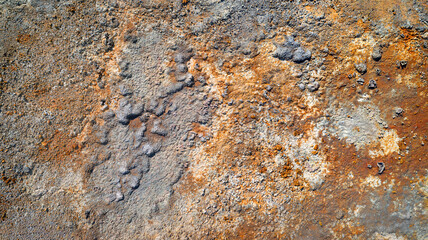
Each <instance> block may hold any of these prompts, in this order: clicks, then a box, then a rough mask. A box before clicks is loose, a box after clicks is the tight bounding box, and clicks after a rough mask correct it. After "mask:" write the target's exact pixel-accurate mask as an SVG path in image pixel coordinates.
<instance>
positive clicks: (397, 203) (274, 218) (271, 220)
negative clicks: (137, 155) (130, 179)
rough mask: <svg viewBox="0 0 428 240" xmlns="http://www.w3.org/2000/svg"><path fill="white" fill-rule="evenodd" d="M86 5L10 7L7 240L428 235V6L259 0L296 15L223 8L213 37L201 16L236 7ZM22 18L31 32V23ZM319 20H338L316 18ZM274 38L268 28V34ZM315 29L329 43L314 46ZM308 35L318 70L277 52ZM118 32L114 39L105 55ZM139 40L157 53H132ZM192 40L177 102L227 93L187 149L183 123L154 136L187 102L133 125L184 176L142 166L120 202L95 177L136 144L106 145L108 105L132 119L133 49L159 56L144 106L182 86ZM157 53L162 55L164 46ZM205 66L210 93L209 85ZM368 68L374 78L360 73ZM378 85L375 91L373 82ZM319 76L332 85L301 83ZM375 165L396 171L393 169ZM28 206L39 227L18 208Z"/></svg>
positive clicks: (150, 63) (5, 67)
mask: <svg viewBox="0 0 428 240" xmlns="http://www.w3.org/2000/svg"><path fill="white" fill-rule="evenodd" d="M71 2H72V3H70V4H69V5H66V6H62V5H61V6H60V5H58V6H57V5H55V7H54V9H55V11H53V12H51V13H49V14H48V15H46V18H44V17H42V16H43V11H42V12H38V10H36V9H38V8H37V7H36V6H31V5H28V6H27V5H26V4H24V5H17V6H15V5H7V4H5V3H2V15H1V26H0V31H1V32H2V33H4V37H2V39H1V41H2V46H3V47H2V48H1V52H0V53H1V54H2V55H1V56H0V58H1V62H0V64H1V65H2V66H1V70H0V91H1V95H0V99H1V100H0V103H1V118H2V121H3V123H2V126H1V130H0V132H1V144H0V161H1V162H0V166H1V169H0V174H1V183H2V184H1V185H0V187H1V190H2V192H1V193H0V224H1V225H2V227H1V228H0V233H3V234H2V235H3V236H6V237H5V238H4V239H12V238H17V237H19V239H21V238H22V239H36V238H37V237H35V236H39V238H41V239H50V238H55V239H61V238H64V239H112V238H116V239H424V238H426V237H427V234H428V233H427V230H426V225H427V224H428V220H427V204H428V201H427V197H428V196H427V195H428V190H427V182H428V179H427V168H428V161H427V157H426V156H427V154H428V151H427V148H426V146H425V144H426V143H427V141H428V139H427V132H428V124H427V123H428V114H427V108H428V101H427V100H428V99H427V82H426V81H427V74H428V73H427V69H428V31H427V22H426V21H425V22H424V21H423V20H421V19H423V16H426V15H427V14H428V12H427V9H428V5H427V3H424V2H423V1H420V2H417V1H416V2H417V3H414V2H413V1H398V0H397V1H395V0H382V1H346V0H343V1H326V2H323V3H318V2H312V1H296V2H293V1H290V2H289V3H288V2H287V3H286V7H284V9H283V11H282V10H281V7H283V5H281V3H278V2H279V1H270V2H265V1H262V2H260V3H259V1H254V3H248V6H249V9H251V8H250V7H254V8H258V7H260V8H261V9H260V12H259V13H260V14H259V15H260V16H262V15H263V14H264V13H265V12H263V11H266V12H267V11H268V10H267V9H262V8H263V7H266V8H269V11H270V12H271V13H275V14H279V13H281V12H283V13H284V12H286V10H287V11H291V12H293V11H296V15H293V14H291V15H290V16H289V18H288V19H287V18H285V16H281V17H278V19H277V21H276V22H275V21H271V22H268V23H263V24H265V25H269V26H271V27H272V28H271V30H270V31H267V30H266V28H267V27H266V26H264V27H266V28H263V27H262V24H261V23H258V22H257V20H254V19H253V21H250V19H247V18H245V17H242V18H239V17H236V18H235V21H236V24H234V22H233V20H227V16H228V15H227V14H226V13H225V14H224V15H225V16H226V17H224V18H223V19H222V18H221V17H222V16H223V15H222V14H220V13H218V14H219V15H220V17H219V19H222V20H218V21H217V22H214V23H211V24H209V27H206V28H205V29H204V30H203V31H200V32H198V31H196V30H194V27H195V26H197V23H200V22H204V21H205V22H207V20H206V19H208V18H210V17H211V16H214V15H215V14H216V10H218V11H224V12H227V11H226V10H225V9H227V4H230V5H232V3H230V1H210V2H213V3H212V4H208V3H207V5H206V6H205V5H204V4H203V3H201V2H200V1H184V0H183V1H175V2H170V1H160V0H159V1H142V2H141V3H134V2H133V3H128V2H126V1H123V2H122V1H118V3H117V5H115V4H114V3H109V1H105V2H104V1H101V2H100V3H99V4H100V5H99V8H98V9H97V8H96V7H94V6H95V5H96V3H95V2H92V1H83V2H77V1H76V2H74V1H71ZM109 4H110V5H109ZM284 4H285V3H284ZM253 5H254V6H253ZM41 6H43V4H42V5H41ZM177 6H178V7H177ZM201 6H202V7H201ZM39 7H40V6H39ZM217 7H218V9H217ZM102 8H104V9H110V10H108V11H107V10H105V12H103V10H100V9H102ZM87 9H91V12H89V13H88V11H89V10H87ZM177 9H178V10H177ZM195 9H198V11H199V12H198V11H196V10H195ZM201 9H205V10H206V11H203V10H201ZM249 9H247V10H242V11H243V12H244V13H245V11H250V10H249ZM297 10H298V11H297ZM44 11H48V10H44ZM107 12H109V13H107ZM262 12H263V14H261V13H262ZM278 12H279V13H278ZM238 13H239V12H238ZM238 13H230V15H231V17H230V18H232V17H234V16H235V15H233V14H238ZM423 14H425V15H423ZM308 16H312V17H311V18H308ZM319 16H323V17H322V18H321V17H320V18H319V20H314V19H315V18H316V17H319ZM421 16H422V17H421ZM16 19H21V20H22V21H24V22H25V21H27V22H30V23H31V27H28V29H26V28H25V27H19V26H18V25H19V24H21V23H20V21H21V20H16ZM241 19H242V20H241ZM317 19H318V18H317ZM425 19H426V17H425ZM103 20H105V21H106V22H107V23H105V24H103V23H101V22H102V21H103ZM244 20H245V21H244ZM115 21H118V22H119V23H118V24H117V26H116V25H115ZM293 22H297V24H292V23H293ZM310 22H312V23H311V24H312V25H311V24H310ZM314 22H315V23H314ZM317 22H323V25H321V26H319V27H316V26H317V25H316V23H317ZM88 23H89V24H88ZM299 23H300V24H299ZM28 24H29V23H28ZM109 24H110V25H109ZM305 24H309V27H306V28H304V27H302V25H305ZM111 25H114V27H111ZM241 25H242V26H245V28H244V27H243V28H240V26H241ZM36 26H37V28H36ZM409 26H412V27H409ZM417 26H421V27H425V28H424V29H422V30H420V29H418V28H417ZM273 27H274V28H273ZM97 28H98V29H101V30H100V32H97ZM29 29H30V30H29ZM247 29H251V30H252V31H249V32H248V31H247ZM272 29H273V30H272ZM156 31H157V32H161V33H162V34H159V35H162V37H159V41H158V42H157V43H156V44H154V45H150V43H151V41H155V40H156V37H157V35H153V36H152V35H150V36H149V33H152V32H156ZM263 31H265V33H264V36H265V37H263V38H259V39H257V37H253V36H256V35H258V34H259V32H263ZM382 31H389V33H388V34H383V33H382ZM157 32H156V33H157ZM195 32H196V33H195ZM314 32H316V35H317V37H314V38H311V36H312V35H311V34H312V33H314ZM2 33H0V34H2ZM293 33H296V37H295V40H296V41H298V42H299V43H300V44H301V46H302V47H304V48H305V49H310V50H311V52H312V57H311V59H310V60H307V61H305V62H304V63H294V62H293V61H284V60H280V59H278V58H275V57H273V54H274V52H275V50H276V49H277V46H278V44H279V43H281V42H283V41H284V40H285V37H286V36H290V35H292V34H293ZM106 34H108V35H109V36H110V37H111V38H113V39H114V46H113V47H111V49H107V50H106V48H107V47H108V46H107V47H106V45H107V44H106V41H107V40H106V39H107V37H106ZM133 37H136V39H144V41H147V42H148V43H147V45H150V46H148V47H146V48H145V47H144V46H143V47H142V48H141V49H138V50H135V52H136V53H135V52H132V51H134V50H132V49H133V48H132V46H133V45H132V41H133V40H132V39H133ZM153 39H155V40H153ZM248 39H251V40H248ZM141 41H142V40H141ZM241 43H248V44H247V45H245V44H241ZM237 46H238V47H237ZM379 46H381V51H382V57H381V59H380V60H378V61H376V60H374V59H373V58H372V52H373V50H374V48H376V47H379ZM187 48H190V49H191V53H192V56H191V58H190V60H189V61H188V64H187V67H188V72H189V73H190V74H192V75H193V77H194V79H195V85H193V86H192V88H190V87H188V88H187V87H186V88H185V90H183V91H187V92H185V93H186V94H187V95H180V94H181V93H176V94H175V95H173V96H171V97H170V99H169V100H168V101H170V102H171V103H173V102H177V103H178V102H180V101H181V102H184V103H185V104H184V105H186V106H190V105H191V104H193V103H195V102H196V103H202V102H203V101H206V99H207V98H208V99H213V100H212V102H213V103H212V105H211V106H210V107H211V108H209V109H210V114H211V115H210V119H209V121H207V122H202V123H201V122H198V121H193V122H190V123H189V124H188V125H189V126H188V127H189V128H191V129H190V131H189V135H186V139H188V136H190V135H191V134H194V136H196V137H195V139H203V141H202V140H198V141H199V142H197V143H196V144H192V145H189V146H188V147H183V146H185V144H187V143H188V141H189V140H186V141H187V142H185V143H183V140H182V139H183V138H182V136H181V135H179V134H178V133H177V134H176V135H174V129H175V128H179V127H180V126H178V127H177V126H174V127H172V126H169V127H170V129H172V130H171V131H169V132H168V134H167V135H166V136H160V135H159V134H156V133H153V132H150V129H152V128H153V126H154V122H155V121H156V120H157V119H160V120H162V121H163V123H167V122H168V119H169V118H171V114H169V113H168V111H171V112H173V110H171V109H173V105H172V104H169V105H168V106H167V107H166V110H165V112H166V113H165V114H163V115H161V116H156V114H153V113H151V115H150V117H149V118H148V119H146V120H144V121H143V120H142V118H141V117H138V118H137V117H135V118H133V119H132V120H130V123H129V125H128V126H129V127H128V129H129V131H137V130H138V129H140V128H141V127H142V126H145V127H147V129H148V130H147V132H146V137H147V140H146V141H148V142H155V143H159V142H161V143H163V144H164V146H162V150H160V153H157V155H156V156H160V157H159V159H158V158H156V156H155V157H154V158H153V159H154V160H151V161H152V162H150V165H151V167H152V169H156V168H155V167H153V166H152V165H153V164H156V163H157V162H159V164H161V163H163V161H165V162H166V163H168V164H165V166H172V165H174V164H177V166H180V167H182V168H181V169H180V170H177V171H171V172H168V171H169V169H168V168H166V167H163V168H164V169H166V170H165V171H166V172H162V171H160V170H159V171H160V172H159V173H152V174H153V175H150V174H151V172H153V171H154V170H152V169H151V170H149V171H148V173H144V174H147V176H158V175H159V176H162V177H159V178H160V180H156V181H153V182H150V179H146V178H144V176H145V175H143V177H142V180H141V181H142V182H141V183H140V185H141V186H140V187H139V188H138V187H137V189H135V191H134V192H133V193H132V194H130V196H125V197H124V198H125V200H124V201H111V202H108V201H107V202H106V201H105V198H106V197H105V196H104V195H107V194H106V193H105V192H103V191H107V190H105V188H106V187H105V186H104V185H102V184H99V186H98V185H97V184H98V182H97V181H101V180H99V179H95V177H93V176H95V175H96V174H93V172H94V171H95V173H96V171H97V168H103V169H108V168H109V167H111V166H115V165H120V163H121V161H125V160H126V158H127V157H128V155H125V153H128V152H130V153H129V154H130V155H132V154H134V152H133V151H135V152H136V151H137V150H138V149H137V150H132V149H125V148H123V149H121V148H120V144H119V143H115V144H116V145H113V143H110V142H113V141H110V142H109V143H107V144H100V143H99V142H100V139H101V137H100V134H99V132H100V131H101V130H100V129H103V127H106V126H110V125H109V123H108V122H107V120H105V119H104V118H103V117H102V116H103V115H102V114H105V113H106V112H107V111H108V110H113V111H118V109H119V108H120V99H122V98H124V97H123V96H121V94H119V92H120V91H119V90H118V88H119V87H118V86H119V85H120V84H123V83H124V82H125V83H126V81H127V80H126V78H124V77H122V76H121V75H120V73H122V72H124V70H123V68H124V67H123V65H122V61H124V60H123V59H127V57H128V58H130V59H131V60H128V61H131V62H132V61H136V62H137V60H135V59H139V58H138V57H139V56H144V57H145V60H144V61H143V60H141V62H143V63H141V62H138V63H139V64H140V63H141V66H139V67H141V68H140V69H139V70H134V72H133V74H134V75H135V74H136V73H137V74H138V73H139V72H140V73H141V74H142V75H144V77H145V79H148V80H147V81H146V82H148V83H147V84H148V85H144V86H143V85H135V84H134V85H132V84H131V83H129V84H130V85H131V86H133V87H135V89H134V90H135V92H137V88H138V90H139V91H141V92H143V93H144V94H143V93H141V95H137V93H134V95H132V96H131V97H134V98H135V99H139V100H140V99H143V101H144V102H145V107H146V111H147V108H148V105H149V103H150V100H151V99H152V98H154V96H157V94H158V93H159V92H160V91H161V90H160V89H161V87H162V86H165V85H167V84H168V83H169V82H172V83H177V80H176V79H174V78H176V76H175V72H173V71H171V72H168V71H167V70H166V69H173V68H174V67H175V66H176V65H177V63H176V62H175V60H174V56H175V55H176V54H177V52H180V51H184V52H185V50H182V49H187ZM159 49H162V51H164V52H165V54H164V57H163V58H160V57H158V56H157V55H156V54H159V55H160V54H161V53H158V51H159ZM79 51H81V52H79ZM189 52H190V51H189ZM133 54H134V55H133ZM162 54H163V53H162ZM152 55H153V56H152ZM76 56H78V57H76ZM129 56H134V57H135V58H131V57H129ZM402 61H406V64H404V65H403V64H402V65H400V64H401V62H402ZM358 63H365V64H366V66H367V70H366V72H365V73H364V74H361V73H359V72H358V71H357V70H356V67H355V64H358ZM138 76H140V75H138ZM200 76H203V77H204V78H205V79H206V82H207V86H205V87H204V86H202V83H201V82H199V81H197V79H199V77H200ZM360 77H361V78H364V80H365V81H364V84H363V85H360V84H359V83H357V79H358V78H360ZM131 79H133V78H131ZM141 79H143V77H141ZM371 79H374V80H375V81H376V85H377V86H376V88H374V89H370V88H369V87H368V85H369V81H370V80H371ZM312 80H314V81H316V82H318V83H319V89H317V90H315V91H313V92H311V91H308V90H307V89H306V90H304V91H301V90H300V89H299V88H298V84H299V83H302V82H305V84H306V86H308V84H310V83H311V81H312ZM135 81H137V80H135ZM138 81H141V82H143V80H138ZM146 82H144V84H146ZM142 86H143V87H142ZM159 86H160V87H159ZM191 89H199V90H198V91H196V90H194V94H193V93H192V91H193V90H191ZM226 89H227V90H226ZM268 89H269V90H268ZM198 92H199V93H203V94H205V95H204V98H202V97H201V98H198V96H199V95H197V94H199V93H198ZM186 101H187V102H186ZM100 103H101V104H100ZM104 105H106V106H108V107H104V108H103V106H104ZM213 105H215V107H213ZM397 108H400V109H402V112H400V113H398V112H397V111H398V110H397ZM183 109H184V107H183ZM179 111H180V110H179ZM195 111H199V110H195ZM116 113H117V112H116ZM179 114H185V112H184V113H183V112H180V113H179ZM116 115H117V114H116ZM182 118H184V117H182ZM117 125H119V126H121V125H120V124H117ZM114 127H116V128H117V126H116V125H114ZM114 127H112V128H113V129H114ZM111 131H113V130H111ZM114 131H116V130H114ZM117 131H119V130H117ZM127 131H128V130H127ZM177 132H178V130H177ZM186 134H187V133H186ZM174 137H176V138H177V139H176V140H175V139H174ZM195 141H196V140H195ZM186 146H187V145H186ZM121 154H122V155H121ZM162 154H164V155H162ZM107 155H108V156H107ZM110 155H112V157H110ZM130 155H129V156H130ZM94 159H95V160H94ZM109 159H110V160H109ZM181 159H186V161H184V160H182V161H183V163H182V162H179V161H181ZM107 163H108V164H111V165H107ZM116 163H118V164H116ZM378 163H383V164H384V165H385V169H384V170H383V171H382V172H381V173H380V171H379V168H378ZM103 164H105V165H103ZM162 166H163V165H162ZM25 167H27V168H28V169H29V170H25ZM115 171H116V170H114V171H113V170H112V171H111V172H115ZM108 173H110V172H108ZM135 174H136V173H135V172H132V171H131V173H130V175H135ZM176 175H179V177H177V176H176ZM96 176H98V175H96ZM105 177H106V178H107V177H110V176H105ZM113 177H116V176H113V175H112V177H111V178H113ZM163 179H174V180H171V181H170V182H168V184H169V185H168V184H166V183H165V185H168V188H165V189H169V190H165V189H163V188H162V189H161V188H160V187H159V189H160V190H159V189H157V187H158V186H161V185H162V184H164V183H163V182H162V181H163ZM175 179H176V180H175ZM143 180H144V181H147V182H149V183H147V184H144V183H143ZM139 181H140V180H139ZM101 185H102V186H101ZM122 185H125V183H123V184H122ZM162 186H163V185H162ZM122 188H123V187H122ZM142 188H144V189H142ZM153 189H155V190H153ZM140 191H141V192H140ZM164 191H165V192H168V194H165V193H164ZM159 192H160V193H159ZM169 193H170V194H169ZM145 194H147V195H149V194H152V195H153V197H151V196H145ZM162 194H164V195H162ZM165 196H168V197H165ZM143 201H147V204H145V203H144V202H143ZM133 206H137V207H138V208H137V209H134V208H133ZM153 209H154V210H153ZM138 212H141V215H139V213H138ZM146 212H147V213H146ZM24 215H28V216H30V217H28V220H23V218H20V217H19V216H24ZM36 219H39V220H40V222H35V220H36ZM29 222H30V223H29ZM25 226H29V227H25ZM47 229H48V230H47ZM0 238H1V237H0Z"/></svg>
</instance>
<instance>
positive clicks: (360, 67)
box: [355, 63, 367, 74]
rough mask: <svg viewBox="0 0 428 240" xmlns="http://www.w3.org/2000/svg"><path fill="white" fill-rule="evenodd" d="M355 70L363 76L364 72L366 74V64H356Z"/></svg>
mask: <svg viewBox="0 0 428 240" xmlns="http://www.w3.org/2000/svg"><path fill="white" fill-rule="evenodd" d="M355 69H356V70H357V71H358V72H359V73H361V74H364V73H366V72H367V65H366V64H364V63H358V64H355Z"/></svg>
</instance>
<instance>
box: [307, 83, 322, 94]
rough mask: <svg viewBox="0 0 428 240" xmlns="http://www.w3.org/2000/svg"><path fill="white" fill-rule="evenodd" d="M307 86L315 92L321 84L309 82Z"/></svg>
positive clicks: (310, 90)
mask: <svg viewBox="0 0 428 240" xmlns="http://www.w3.org/2000/svg"><path fill="white" fill-rule="evenodd" d="M307 88H308V91H309V92H315V91H316V90H318V89H319V88H320V84H319V83H318V82H313V83H309V84H308V87H307Z"/></svg>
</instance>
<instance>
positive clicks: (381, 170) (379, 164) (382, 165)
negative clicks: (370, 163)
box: [377, 162, 385, 174]
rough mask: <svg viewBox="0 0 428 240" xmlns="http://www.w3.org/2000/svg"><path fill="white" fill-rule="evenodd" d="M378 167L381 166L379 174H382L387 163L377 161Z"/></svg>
mask: <svg viewBox="0 0 428 240" xmlns="http://www.w3.org/2000/svg"><path fill="white" fill-rule="evenodd" d="M377 167H378V168H379V172H378V173H379V174H382V173H383V171H385V163H383V162H378V163H377Z"/></svg>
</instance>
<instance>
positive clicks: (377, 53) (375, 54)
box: [372, 47, 382, 61]
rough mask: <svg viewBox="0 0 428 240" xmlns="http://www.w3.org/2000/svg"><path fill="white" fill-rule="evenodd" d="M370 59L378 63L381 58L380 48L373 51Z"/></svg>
mask: <svg viewBox="0 0 428 240" xmlns="http://www.w3.org/2000/svg"><path fill="white" fill-rule="evenodd" d="M372 58H373V60H375V61H379V60H380V59H381V58H382V51H381V49H380V48H378V47H376V48H374V49H373V52H372Z"/></svg>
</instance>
